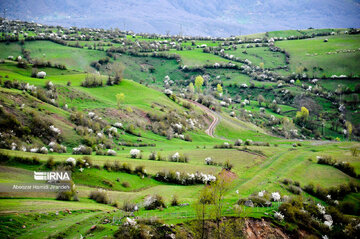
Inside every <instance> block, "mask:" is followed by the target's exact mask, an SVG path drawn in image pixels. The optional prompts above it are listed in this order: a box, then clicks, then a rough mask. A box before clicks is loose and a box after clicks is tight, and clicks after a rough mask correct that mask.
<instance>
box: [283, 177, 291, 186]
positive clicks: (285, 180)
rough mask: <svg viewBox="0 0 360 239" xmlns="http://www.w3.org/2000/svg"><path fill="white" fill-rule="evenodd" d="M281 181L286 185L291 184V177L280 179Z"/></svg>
mask: <svg viewBox="0 0 360 239" xmlns="http://www.w3.org/2000/svg"><path fill="white" fill-rule="evenodd" d="M282 183H283V184H285V185H288V184H292V183H293V182H292V180H291V179H287V178H284V179H283V180H282Z"/></svg>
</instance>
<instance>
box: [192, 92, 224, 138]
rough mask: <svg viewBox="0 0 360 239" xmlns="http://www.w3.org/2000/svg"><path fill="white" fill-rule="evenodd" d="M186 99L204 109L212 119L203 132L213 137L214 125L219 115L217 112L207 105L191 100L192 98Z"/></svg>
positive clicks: (217, 121)
mask: <svg viewBox="0 0 360 239" xmlns="http://www.w3.org/2000/svg"><path fill="white" fill-rule="evenodd" d="M187 101H188V102H191V103H193V104H195V105H197V106H199V107H200V108H201V109H202V110H203V111H205V112H206V113H207V114H208V115H209V116H210V117H211V118H212V119H213V121H212V122H211V124H210V126H209V128H207V129H206V130H205V133H206V134H207V135H209V136H211V137H214V132H215V127H216V125H217V124H218V123H219V115H218V114H217V113H215V112H214V111H212V110H210V109H209V108H208V107H206V106H204V105H202V104H200V103H198V102H196V101H192V100H188V99H187Z"/></svg>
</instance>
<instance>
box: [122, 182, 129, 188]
mask: <svg viewBox="0 0 360 239" xmlns="http://www.w3.org/2000/svg"><path fill="white" fill-rule="evenodd" d="M121 185H122V186H123V187H124V188H130V183H129V182H123V183H122V184H121Z"/></svg>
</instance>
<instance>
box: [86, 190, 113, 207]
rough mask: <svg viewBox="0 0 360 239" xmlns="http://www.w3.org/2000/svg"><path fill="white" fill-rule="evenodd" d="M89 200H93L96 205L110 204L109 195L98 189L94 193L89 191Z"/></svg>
mask: <svg viewBox="0 0 360 239" xmlns="http://www.w3.org/2000/svg"><path fill="white" fill-rule="evenodd" d="M89 198H90V199H93V200H95V201H96V202H97V203H103V204H110V203H111V201H110V198H109V195H108V194H107V192H106V191H105V190H102V189H98V190H96V191H91V192H90V195H89Z"/></svg>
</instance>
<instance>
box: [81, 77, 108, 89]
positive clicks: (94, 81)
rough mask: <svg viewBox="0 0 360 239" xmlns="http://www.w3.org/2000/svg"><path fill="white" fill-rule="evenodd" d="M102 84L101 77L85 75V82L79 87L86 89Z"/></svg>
mask: <svg viewBox="0 0 360 239" xmlns="http://www.w3.org/2000/svg"><path fill="white" fill-rule="evenodd" d="M103 84H104V83H103V80H102V79H101V77H100V76H98V75H95V74H90V75H87V76H86V77H85V80H84V81H83V82H81V86H83V87H88V88H91V87H99V86H103Z"/></svg>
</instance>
